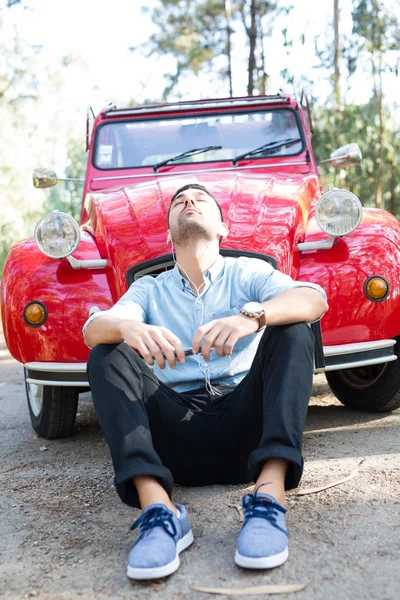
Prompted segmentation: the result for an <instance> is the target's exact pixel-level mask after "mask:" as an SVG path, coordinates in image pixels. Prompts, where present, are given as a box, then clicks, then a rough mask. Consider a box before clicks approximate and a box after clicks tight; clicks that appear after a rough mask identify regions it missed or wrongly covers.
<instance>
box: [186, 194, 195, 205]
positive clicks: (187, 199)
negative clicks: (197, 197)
mask: <svg viewBox="0 0 400 600" xmlns="http://www.w3.org/2000/svg"><path fill="white" fill-rule="evenodd" d="M190 204H193V198H191V197H190V196H189V197H186V199H185V206H188V205H190Z"/></svg>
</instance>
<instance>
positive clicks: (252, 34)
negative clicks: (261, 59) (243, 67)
mask: <svg viewBox="0 0 400 600" xmlns="http://www.w3.org/2000/svg"><path fill="white" fill-rule="evenodd" d="M256 18H257V1H256V0H251V5H250V27H249V28H247V29H246V32H247V35H248V38H249V67H248V84H247V94H248V95H249V96H252V95H253V93H254V72H255V68H256V42H257V21H256Z"/></svg>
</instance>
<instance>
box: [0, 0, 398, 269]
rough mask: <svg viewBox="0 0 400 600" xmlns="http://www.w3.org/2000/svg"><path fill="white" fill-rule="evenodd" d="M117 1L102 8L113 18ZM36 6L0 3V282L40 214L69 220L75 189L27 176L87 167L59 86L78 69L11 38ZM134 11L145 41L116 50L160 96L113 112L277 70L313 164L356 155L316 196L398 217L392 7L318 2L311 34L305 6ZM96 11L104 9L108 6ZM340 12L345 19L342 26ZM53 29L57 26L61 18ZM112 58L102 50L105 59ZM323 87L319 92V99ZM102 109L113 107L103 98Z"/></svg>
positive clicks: (260, 84) (210, 2) (214, 3)
mask: <svg viewBox="0 0 400 600" xmlns="http://www.w3.org/2000/svg"><path fill="white" fill-rule="evenodd" d="M118 1H119V0H116V2H114V4H113V6H112V9H111V10H112V13H113V14H114V15H115V13H116V11H118ZM315 1H316V0H315ZM89 2H90V3H91V4H92V6H93V20H92V22H90V23H87V32H88V33H87V34H88V36H89V35H95V34H96V11H98V10H101V9H102V1H101V0H97V1H96V2H93V1H92V0H89ZM39 4H40V0H0V139H1V144H0V174H1V177H0V273H1V268H2V265H3V263H4V259H5V256H6V254H7V252H8V250H9V248H10V247H11V245H12V244H13V243H14V242H15V241H18V240H20V239H22V238H23V237H27V236H29V235H32V233H33V228H34V225H35V223H36V221H37V220H38V218H39V217H40V216H42V215H43V214H44V213H46V212H48V211H49V210H53V209H55V208H58V209H60V210H63V211H65V212H68V213H70V214H72V215H73V216H74V217H76V218H78V217H79V208H80V203H81V190H82V186H81V184H79V183H75V184H74V183H65V184H59V185H58V186H56V187H54V188H51V189H50V190H46V191H45V192H44V191H39V190H34V189H33V188H32V184H31V179H30V178H31V171H32V168H33V167H37V166H43V167H48V168H55V169H56V170H57V172H58V175H59V176H61V177H62V176H66V177H74V178H79V177H83V176H84V173H85V165H86V151H85V123H84V118H83V114H82V110H81V111H80V112H79V111H78V110H77V109H76V107H73V106H71V103H68V101H67V99H66V98H67V96H66V85H67V81H68V80H69V74H70V73H71V72H73V73H74V74H75V76H76V77H78V80H79V77H80V78H81V79H80V80H79V81H83V80H84V79H85V78H86V77H87V76H88V64H87V63H86V62H85V57H84V56H81V55H79V53H74V52H70V53H68V54H66V55H65V56H63V57H62V58H61V59H54V60H52V61H49V60H48V54H47V55H46V58H44V57H43V48H42V46H41V45H40V44H33V43H31V42H29V41H28V40H27V39H26V37H25V36H24V35H21V32H20V31H19V27H18V18H19V17H18V15H22V14H23V12H22V11H31V12H32V13H33V14H34V13H35V10H36V8H37V6H39ZM56 4H58V5H60V6H61V5H62V4H65V5H68V3H67V2H65V3H63V2H57V3H56ZM137 4H138V5H141V6H140V8H141V14H142V23H145V24H146V23H147V25H148V35H145V36H144V39H145V41H140V43H137V41H136V39H132V40H131V45H127V48H126V53H127V55H130V56H131V59H132V61H133V64H135V61H138V56H139V55H140V57H141V60H142V61H143V60H144V61H147V63H145V64H147V65H148V66H147V70H148V73H149V74H150V75H149V77H151V79H152V81H153V80H156V81H157V82H158V84H159V85H158V90H159V91H158V92H156V93H153V92H152V91H151V95H148V92H147V91H146V90H147V89H149V90H150V89H155V88H154V86H152V87H151V88H150V86H148V87H147V86H146V85H144V84H143V86H142V90H141V94H138V97H136V96H135V93H134V89H133V87H132V92H131V93H130V94H127V95H126V97H124V98H119V102H118V103H119V105H122V104H124V105H129V104H135V103H142V102H157V101H165V100H169V101H171V100H175V99H182V98H183V99H185V98H196V97H212V96H214V97H222V96H229V95H237V96H240V95H246V94H249V95H258V94H264V93H275V92H276V91H277V78H276V76H275V77H271V75H270V73H271V70H272V67H273V66H276V63H277V62H279V64H280V65H281V66H282V68H281V69H280V71H279V84H280V86H281V87H283V88H284V89H285V90H287V91H288V92H290V93H295V94H296V95H297V96H298V97H300V95H301V92H302V90H303V89H304V90H306V92H307V95H308V97H309V100H310V104H311V111H312V118H313V123H314V134H313V137H312V142H313V146H314V151H315V155H316V157H317V159H320V160H322V159H325V158H328V157H329V155H330V153H331V152H332V151H333V150H335V149H336V148H338V147H339V146H342V145H344V144H346V143H349V142H357V143H358V144H359V145H360V147H361V150H362V154H363V161H362V163H361V165H360V166H358V167H356V168H353V169H348V170H346V171H344V170H334V169H333V168H332V167H331V166H329V165H324V166H323V167H322V177H323V184H324V187H325V189H329V188H330V187H332V186H338V187H345V188H348V189H350V190H351V191H353V192H354V193H356V194H357V195H358V196H359V197H360V199H361V201H362V203H363V204H364V205H365V206H376V207H377V208H385V209H386V210H389V211H390V212H392V213H393V214H395V215H396V216H397V217H398V218H399V217H400V160H399V150H400V101H399V100H397V99H398V98H399V97H400V93H399V92H400V81H399V77H398V76H399V68H400V3H399V0H325V1H324V2H323V5H324V10H325V11H326V14H327V17H328V18H327V20H326V21H325V23H328V26H327V27H325V26H323V27H322V26H321V30H320V31H318V32H317V33H315V32H313V33H310V32H308V30H307V29H306V30H304V29H303V30H298V28H297V27H296V13H295V9H296V8H297V9H299V7H300V6H301V5H303V6H304V7H305V3H304V2H303V0H291V1H290V0H237V1H236V0H151V1H149V2H139V1H138V2H137ZM106 6H108V8H109V9H110V4H109V3H107V4H106ZM310 6H311V7H312V2H311V0H309V1H308V4H307V7H308V9H309V8H310ZM305 8H306V7H305ZM71 10H72V8H71ZM17 11H19V12H17ZM344 11H346V14H347V15H350V21H351V22H350V25H349V23H348V20H347V24H346V28H344V27H343V14H344ZM110 14H111V13H110ZM122 18H123V15H122ZM76 19H79V14H77V15H76ZM49 26H51V27H54V26H55V24H54V23H52V24H49ZM56 26H57V27H62V26H63V23H62V19H61V20H60V22H58V23H57V24H56ZM146 27H147V26H146ZM73 36H74V32H73V31H71V38H72V39H73ZM133 38H135V36H133ZM306 45H307V46H308V47H310V46H311V47H312V52H313V57H312V61H311V62H312V64H310V65H304V69H303V66H302V65H301V64H297V66H296V68H293V60H292V59H293V55H294V54H296V53H298V49H299V48H301V47H302V46H304V47H306ZM112 51H113V50H112V44H110V49H109V52H110V54H111V55H112ZM278 59H279V60H278ZM99 60H100V59H99ZM163 61H164V62H163ZM165 61H167V62H165ZM163 65H168V66H167V67H163ZM306 66H307V68H305V67H306ZM115 69H118V64H117V65H115ZM121 77H123V78H125V77H130V78H132V80H135V77H136V74H135V69H132V71H131V72H129V73H126V72H123V70H122V69H121ZM321 80H324V83H325V88H324V89H328V93H324V94H318V90H319V89H321ZM185 82H186V87H185ZM360 82H361V83H360ZM104 84H107V81H106V82H103V87H104ZM213 86H214V87H213ZM327 86H328V88H327ZM360 91H361V93H360ZM143 94H144V95H143ZM49 98H51V99H52V102H51V104H50V105H49V102H48V101H47V102H46V99H47V100H48V99H49ZM107 100H114V98H113V94H112V90H111V89H110V94H109V96H108V98H107ZM89 101H90V98H87V102H89ZM105 103H106V102H104V104H105ZM84 108H85V107H84ZM97 108H98V109H101V108H102V107H101V106H99V107H97ZM81 109H82V107H81Z"/></svg>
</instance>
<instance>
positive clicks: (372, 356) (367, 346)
mask: <svg viewBox="0 0 400 600" xmlns="http://www.w3.org/2000/svg"><path fill="white" fill-rule="evenodd" d="M395 343H396V341H395V340H378V341H376V342H360V343H357V344H343V345H339V346H324V347H323V353H324V361H325V367H320V368H316V369H315V373H323V372H324V371H337V370H340V369H354V368H356V367H364V366H368V365H377V364H380V363H386V362H390V361H392V360H396V358H397V356H396V354H395V351H394V345H395ZM24 367H25V373H26V382H27V383H35V384H37V385H56V386H61V385H63V386H67V387H81V388H89V387H90V386H89V382H88V380H87V374H86V363H84V362H81V363H56V362H29V363H26V364H25V365H24Z"/></svg>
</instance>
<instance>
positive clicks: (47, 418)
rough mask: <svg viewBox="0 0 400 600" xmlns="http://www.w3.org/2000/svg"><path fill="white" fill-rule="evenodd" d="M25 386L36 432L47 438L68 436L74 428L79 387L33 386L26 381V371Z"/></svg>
mask: <svg viewBox="0 0 400 600" xmlns="http://www.w3.org/2000/svg"><path fill="white" fill-rule="evenodd" d="M25 388H26V396H27V400H28V408H29V414H30V417H31V422H32V427H33V429H34V430H35V431H36V433H37V434H39V435H40V436H41V437H43V438H46V439H47V440H54V439H57V438H64V437H69V436H70V435H71V434H72V430H73V428H74V423H75V418H76V412H77V408H78V399H79V388H74V387H65V386H56V385H43V386H34V385H33V384H29V383H27V382H26V372H25ZM35 394H36V395H35ZM39 398H40V400H39Z"/></svg>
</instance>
